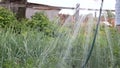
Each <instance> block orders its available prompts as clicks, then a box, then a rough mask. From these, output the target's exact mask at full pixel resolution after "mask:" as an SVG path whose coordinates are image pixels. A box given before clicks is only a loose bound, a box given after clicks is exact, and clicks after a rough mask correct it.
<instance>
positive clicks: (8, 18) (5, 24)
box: [0, 7, 16, 28]
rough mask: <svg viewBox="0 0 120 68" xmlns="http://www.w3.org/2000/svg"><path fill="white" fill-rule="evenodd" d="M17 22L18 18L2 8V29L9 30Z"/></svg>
mask: <svg viewBox="0 0 120 68" xmlns="http://www.w3.org/2000/svg"><path fill="white" fill-rule="evenodd" d="M15 21H16V18H15V16H14V14H13V13H12V12H11V11H10V10H8V9H6V8H3V7H0V28H9V27H10V26H12V24H13V23H15Z"/></svg>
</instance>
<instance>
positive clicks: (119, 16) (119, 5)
mask: <svg viewBox="0 0 120 68" xmlns="http://www.w3.org/2000/svg"><path fill="white" fill-rule="evenodd" d="M115 13H116V26H117V29H118V31H119V32H120V0H116V4H115Z"/></svg>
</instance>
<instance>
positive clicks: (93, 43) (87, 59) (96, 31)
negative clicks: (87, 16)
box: [82, 0, 103, 68]
mask: <svg viewBox="0 0 120 68" xmlns="http://www.w3.org/2000/svg"><path fill="white" fill-rule="evenodd" d="M102 7H103V0H102V2H101V6H100V12H99V18H98V21H97V25H96V30H95V34H94V38H93V42H92V46H91V48H90V51H89V53H88V56H87V58H86V61H85V63H84V65H83V66H82V68H85V66H86V65H87V63H88V61H89V59H90V56H91V54H92V51H93V47H94V45H95V40H96V36H97V33H98V27H99V23H100V19H101V14H102Z"/></svg>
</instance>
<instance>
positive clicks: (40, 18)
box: [26, 12, 54, 36]
mask: <svg viewBox="0 0 120 68" xmlns="http://www.w3.org/2000/svg"><path fill="white" fill-rule="evenodd" d="M26 25H27V26H28V27H30V28H32V29H33V30H37V31H42V32H44V34H45V35H50V36H51V35H53V31H54V25H53V24H52V23H51V22H50V21H49V19H48V18H47V16H46V15H45V14H44V13H43V12H37V13H35V15H33V16H32V19H31V20H29V21H28V22H27V24H26Z"/></svg>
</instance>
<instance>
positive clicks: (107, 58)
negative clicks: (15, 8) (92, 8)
mask: <svg viewBox="0 0 120 68" xmlns="http://www.w3.org/2000/svg"><path fill="white" fill-rule="evenodd" d="M2 9H3V8H2ZM4 11H6V9H5V10H4ZM1 12H3V11H0V13H1ZM6 12H7V13H8V12H9V13H10V14H12V13H11V12H10V11H6ZM10 14H8V16H3V15H2V13H1V14H0V17H2V18H3V19H4V18H6V19H5V20H1V19H0V22H2V23H4V22H5V23H6V20H7V21H8V22H7V23H10V24H4V26H6V25H7V26H8V25H11V27H6V28H4V27H0V39H1V40H0V68H80V67H81V66H82V64H83V63H84V61H85V59H86V55H87V53H88V50H89V48H90V46H91V43H92V39H93V36H94V35H93V33H94V27H90V25H88V26H86V25H84V26H81V29H80V31H79V33H78V35H77V37H76V38H75V36H74V32H73V31H71V29H69V28H68V27H64V26H62V27H61V26H59V25H57V24H56V23H54V22H50V21H49V19H48V18H47V17H46V16H45V15H44V13H36V14H35V15H34V16H33V17H32V19H31V20H29V19H25V20H22V21H17V20H16V19H15V18H14V15H13V14H12V15H10ZM9 15H10V16H9ZM11 16H12V17H11ZM9 17H10V18H11V19H13V20H11V19H7V18H9ZM13 23H14V24H13ZM1 26H2V25H1ZM119 45H120V35H119V33H118V32H117V31H116V29H115V28H111V27H107V26H104V25H101V26H100V28H99V33H98V35H97V40H96V44H95V47H94V50H93V53H92V56H91V58H90V60H89V62H88V65H87V67H88V68H120V46H119Z"/></svg>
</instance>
